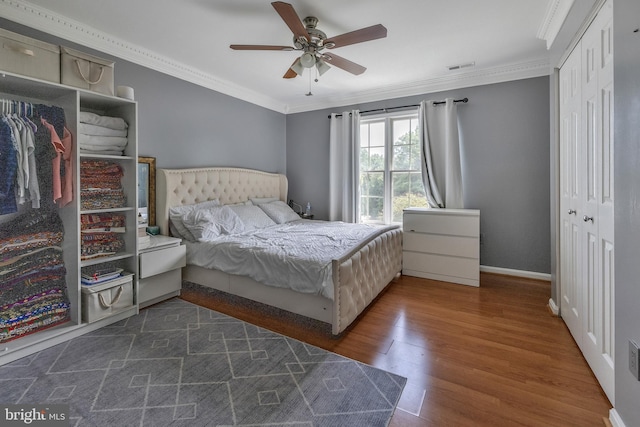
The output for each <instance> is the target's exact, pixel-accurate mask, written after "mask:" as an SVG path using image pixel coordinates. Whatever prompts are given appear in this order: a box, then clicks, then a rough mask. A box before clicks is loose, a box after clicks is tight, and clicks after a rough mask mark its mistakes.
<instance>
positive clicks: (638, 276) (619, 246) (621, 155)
mask: <svg viewBox="0 0 640 427" xmlns="http://www.w3.org/2000/svg"><path fill="white" fill-rule="evenodd" d="M613 14H614V18H613V28H614V49H615V51H614V81H615V87H614V91H615V93H614V96H615V100H614V102H615V106H614V108H615V128H614V141H615V153H614V156H615V157H614V158H615V198H616V201H615V203H616V207H615V244H616V260H615V274H616V291H615V316H616V320H615V325H616V337H615V342H616V344H615V354H616V356H615V366H616V404H615V408H616V411H617V412H618V414H619V415H620V416H621V418H622V420H623V421H624V423H625V425H626V426H629V427H630V426H640V406H639V405H638V404H639V403H640V381H638V380H636V379H635V378H634V377H633V375H631V373H630V372H629V369H628V366H629V354H628V353H629V351H628V348H629V347H628V345H629V344H628V341H629V340H630V339H633V340H634V341H635V342H637V343H640V310H639V309H638V304H639V303H640V285H639V284H638V281H639V280H640V263H639V262H638V253H640V205H639V204H638V201H639V200H640V32H637V33H635V32H634V31H635V30H637V29H638V28H640V2H639V1H638V0H615V1H614V7H613Z"/></svg>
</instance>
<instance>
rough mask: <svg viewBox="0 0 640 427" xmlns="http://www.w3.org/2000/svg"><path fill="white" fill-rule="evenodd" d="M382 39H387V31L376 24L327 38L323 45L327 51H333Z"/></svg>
mask: <svg viewBox="0 0 640 427" xmlns="http://www.w3.org/2000/svg"><path fill="white" fill-rule="evenodd" d="M384 37H387V29H386V28H385V27H384V25H382V24H377V25H372V26H371V27H367V28H361V29H359V30H355V31H351V32H349V33H344V34H341V35H339V36H335V37H331V38H328V39H327V40H325V42H324V45H325V46H327V48H329V49H335V48H336V47H342V46H348V45H350V44H356V43H362V42H367V41H369V40H376V39H381V38H384Z"/></svg>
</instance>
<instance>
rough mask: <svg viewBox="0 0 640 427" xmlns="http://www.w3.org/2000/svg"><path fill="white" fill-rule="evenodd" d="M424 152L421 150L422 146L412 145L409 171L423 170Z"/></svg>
mask: <svg viewBox="0 0 640 427" xmlns="http://www.w3.org/2000/svg"><path fill="white" fill-rule="evenodd" d="M421 153H422V150H420V144H418V143H417V141H416V144H411V162H410V165H409V169H411V170H414V171H419V170H422V163H421V161H422V154H421Z"/></svg>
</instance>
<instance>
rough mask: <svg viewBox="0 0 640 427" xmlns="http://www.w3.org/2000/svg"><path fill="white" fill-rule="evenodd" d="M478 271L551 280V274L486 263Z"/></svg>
mask: <svg viewBox="0 0 640 427" xmlns="http://www.w3.org/2000/svg"><path fill="white" fill-rule="evenodd" d="M480 271H481V272H484V273H495V274H505V275H507V276H516V277H524V278H527V279H537V280H547V281H551V274H548V273H537V272H535V271H524V270H513V269H510V268H501V267H491V266H488V265H481V266H480Z"/></svg>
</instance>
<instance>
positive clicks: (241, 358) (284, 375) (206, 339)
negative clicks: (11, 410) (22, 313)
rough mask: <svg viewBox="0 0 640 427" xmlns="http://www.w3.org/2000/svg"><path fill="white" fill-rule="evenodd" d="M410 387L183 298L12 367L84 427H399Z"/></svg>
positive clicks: (5, 388)
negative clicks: (392, 426)
mask: <svg viewBox="0 0 640 427" xmlns="http://www.w3.org/2000/svg"><path fill="white" fill-rule="evenodd" d="M405 383H406V379H405V378H403V377H400V376H398V375H395V374H391V373H389V372H385V371H383V370H380V369H377V368H374V367H371V366H369V365H366V364H362V363H360V362H356V361H354V360H351V359H348V358H345V357H343V356H340V355H337V354H334V353H331V352H328V351H326V350H323V349H320V348H317V347H314V346H311V345H308V344H305V343H303V342H300V341H297V340H295V339H291V338H288V337H285V336H283V335H280V334H276V333H273V332H270V331H268V330H266V329H262V328H259V327H257V326H254V325H251V324H249V323H246V322H244V321H241V320H238V319H234V318H232V317H229V316H227V315H224V314H221V313H218V312H216V311H213V310H209V309H207V308H203V307H199V306H197V305H195V304H192V303H189V302H187V301H184V300H180V299H176V298H174V299H172V300H169V301H165V302H163V303H161V304H158V305H155V306H152V307H150V308H148V309H145V310H142V311H141V312H140V314H139V315H137V316H133V317H130V318H128V319H126V320H123V321H120V322H118V323H115V324H113V325H110V326H107V327H103V328H101V329H99V330H97V331H94V332H90V333H88V334H86V335H82V336H80V337H77V338H74V339H72V340H70V341H67V342H65V343H62V344H60V345H57V346H54V347H51V348H48V349H46V350H43V351H40V352H39V353H36V354H33V355H31V356H28V357H25V358H22V359H20V360H17V361H15V362H12V363H9V364H7V365H4V366H0V403H2V404H34V405H40V404H50V405H53V404H67V405H70V407H69V415H68V416H69V420H70V425H72V426H100V427H105V426H123V427H124V426H127V427H128V426H184V427H194V426H287V427H302V426H305V427H308V426H367V427H369V426H387V425H388V424H389V420H390V419H391V416H392V415H393V412H394V410H395V407H396V404H397V402H398V399H399V398H400V395H401V393H402V390H403V388H404V385H405Z"/></svg>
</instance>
